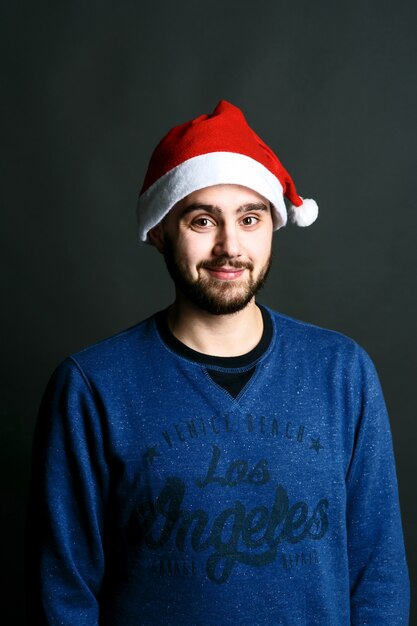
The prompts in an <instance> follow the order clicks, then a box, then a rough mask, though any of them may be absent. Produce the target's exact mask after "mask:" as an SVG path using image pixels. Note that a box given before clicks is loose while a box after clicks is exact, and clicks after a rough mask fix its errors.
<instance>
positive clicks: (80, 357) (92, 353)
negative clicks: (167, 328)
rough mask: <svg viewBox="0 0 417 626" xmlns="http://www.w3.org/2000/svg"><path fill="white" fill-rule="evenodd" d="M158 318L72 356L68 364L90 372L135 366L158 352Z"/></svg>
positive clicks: (151, 318) (140, 323)
mask: <svg viewBox="0 0 417 626" xmlns="http://www.w3.org/2000/svg"><path fill="white" fill-rule="evenodd" d="M154 320H155V315H152V316H151V317H148V318H146V319H145V320H142V321H140V322H138V323H137V324H135V325H133V326H130V327H129V328H126V329H125V330H122V331H120V332H117V333H115V334H113V335H110V336H109V337H106V338H105V339H102V340H100V341H98V342H96V343H93V344H91V345H89V346H87V347H85V348H83V349H81V350H79V351H77V352H74V353H72V354H70V355H69V357H68V358H67V359H66V362H68V361H69V362H72V363H75V364H76V365H77V366H78V367H79V368H81V369H82V370H84V371H86V372H88V371H100V370H108V369H112V370H116V369H117V368H119V367H124V368H126V367H128V366H129V364H130V363H135V364H136V365H137V364H138V363H140V362H141V361H143V360H145V359H146V358H147V355H148V354H149V352H150V351H151V350H152V349H154V348H155V343H156V340H157V336H158V335H157V333H156V329H155V324H154Z"/></svg>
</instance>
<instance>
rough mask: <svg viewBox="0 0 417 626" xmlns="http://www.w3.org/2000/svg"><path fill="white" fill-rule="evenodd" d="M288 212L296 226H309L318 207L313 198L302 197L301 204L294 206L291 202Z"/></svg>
mask: <svg viewBox="0 0 417 626" xmlns="http://www.w3.org/2000/svg"><path fill="white" fill-rule="evenodd" d="M289 214H290V219H291V221H292V222H293V223H294V224H297V226H310V224H312V223H313V222H315V221H316V219H317V216H318V214H319V207H318V206H317V202H316V201H315V200H312V199H311V198H305V199H304V198H303V204H302V205H301V206H294V205H293V204H292V205H291V206H290V208H289Z"/></svg>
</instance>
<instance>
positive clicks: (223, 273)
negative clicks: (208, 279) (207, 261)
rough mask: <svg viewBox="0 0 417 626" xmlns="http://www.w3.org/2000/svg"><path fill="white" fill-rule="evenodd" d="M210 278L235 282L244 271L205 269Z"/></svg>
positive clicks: (229, 268)
mask: <svg viewBox="0 0 417 626" xmlns="http://www.w3.org/2000/svg"><path fill="white" fill-rule="evenodd" d="M205 269H206V270H207V271H208V272H209V274H210V275H211V276H213V277H214V278H217V279H218V280H237V279H238V278H240V277H241V276H242V274H243V272H244V271H245V269H246V268H244V267H206V268H205Z"/></svg>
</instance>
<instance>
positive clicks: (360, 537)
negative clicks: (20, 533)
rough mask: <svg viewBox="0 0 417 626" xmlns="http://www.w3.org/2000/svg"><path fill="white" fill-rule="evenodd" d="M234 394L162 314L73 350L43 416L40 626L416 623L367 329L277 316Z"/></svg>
mask: <svg viewBox="0 0 417 626" xmlns="http://www.w3.org/2000/svg"><path fill="white" fill-rule="evenodd" d="M267 314H269V315H270V316H271V319H272V339H271V341H270V343H269V345H268V347H267V348H266V350H264V351H263V352H262V353H261V354H258V356H257V358H256V359H255V361H254V362H252V363H250V364H247V365H244V366H242V367H241V368H240V369H241V371H242V373H243V372H245V371H246V370H249V369H253V368H255V369H254V370H253V373H252V375H251V376H248V382H247V383H246V384H245V386H244V387H243V389H242V390H241V391H240V393H239V394H238V395H237V397H236V398H233V397H232V396H231V395H230V394H229V393H228V392H227V391H226V390H225V389H224V388H223V387H221V386H220V385H219V384H217V383H216V381H215V379H213V376H212V375H211V374H213V373H214V374H217V375H221V374H222V373H223V374H225V373H227V372H228V371H231V370H230V368H227V367H223V366H219V365H218V362H214V363H210V362H209V364H204V363H201V362H199V361H198V360H195V359H193V358H192V354H191V353H190V356H184V354H179V353H178V352H177V351H175V350H173V349H172V346H171V345H169V344H167V342H166V341H164V339H163V337H162V336H161V333H160V332H159V331H158V326H157V324H156V321H155V317H152V318H150V319H148V320H145V321H144V322H142V323H140V324H138V325H136V326H134V327H133V328H131V329H129V330H127V331H125V332H122V333H120V334H118V335H116V336H114V337H112V338H110V339H107V340H105V341H103V342H101V343H99V344H97V345H95V346H92V347H90V348H87V349H85V350H83V351H81V352H79V353H77V354H75V355H73V356H72V357H70V358H68V359H66V360H65V361H64V362H63V363H62V364H61V365H60V366H59V367H58V369H57V370H56V371H55V373H54V375H53V376H52V379H51V381H50V383H49V385H48V388H47V391H46V393H45V396H44V399H43V402H42V406H41V411H40V415H39V420H38V425H37V430H36V435H35V444H34V457H33V478H32V491H31V502H30V508H29V515H28V525H27V537H28V539H27V545H28V569H27V578H28V589H29V596H28V607H29V608H28V611H29V618H30V619H29V623H33V624H36V625H37V626H41V625H43V624H45V625H46V624H47V625H58V624H59V625H65V626H84V625H85V626H94V625H95V624H100V625H101V626H139V625H146V624H164V625H171V624H172V625H181V626H185V625H190V626H191V625H193V626H195V625H202V626H203V625H204V626H214V625H219V624H221V625H222V626H223V625H225V626H226V625H229V624H230V625H234V626H235V625H236V624H247V625H251V626H253V625H258V624H259V625H268V626H269V625H272V624H282V625H285V626H296V625H315V624H317V625H320V626H345V625H349V624H354V625H358V626H359V625H363V624H367V625H378V626H382V625H386V626H388V625H389V626H397V625H400V624H404V625H406V624H408V602H409V585H408V575H407V567H406V562H405V556H404V547H403V537H402V529H401V520H400V513H399V504H398V494H397V484H396V477H395V467H394V460H393V452H392V442H391V435H390V429H389V423H388V418H387V414H386V409H385V406H384V401H383V397H382V393H381V389H380V385H379V382H378V378H377V375H376V373H375V370H374V367H373V365H372V363H371V361H370V359H369V357H368V356H367V355H366V353H365V352H364V351H363V350H362V349H361V348H360V347H359V346H358V345H357V344H355V343H354V342H353V341H352V340H350V339H348V338H346V337H344V336H342V335H340V334H338V333H335V332H331V331H327V330H323V329H320V328H317V327H314V326H311V325H309V324H305V323H301V322H298V321H296V320H293V319H290V318H288V317H285V316H283V315H279V314H277V313H274V312H272V311H269V310H268V312H267Z"/></svg>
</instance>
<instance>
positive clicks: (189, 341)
mask: <svg viewBox="0 0 417 626" xmlns="http://www.w3.org/2000/svg"><path fill="white" fill-rule="evenodd" d="M168 325H169V328H170V330H171V332H172V334H173V335H174V336H175V337H176V338H177V339H178V340H179V341H181V342H182V343H184V344H185V345H186V346H188V347H189V348H192V349H193V350H196V351H197V352H201V353H203V354H210V355H212V356H240V355H241V354H246V353H247V352H250V350H252V349H253V348H255V346H256V345H257V344H258V343H259V341H260V340H261V337H262V332H263V320H262V313H261V311H260V309H259V307H258V306H257V305H256V303H255V299H253V300H251V302H250V303H249V304H248V305H247V306H246V307H245V308H244V309H242V311H238V312H237V313H232V314H228V315H212V314H211V313H207V312H206V311H202V310H201V309H199V308H198V307H196V306H194V305H193V304H192V303H189V302H188V301H184V300H183V299H181V298H178V297H177V299H176V300H175V302H174V304H173V305H172V306H171V307H170V308H169V310H168Z"/></svg>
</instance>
